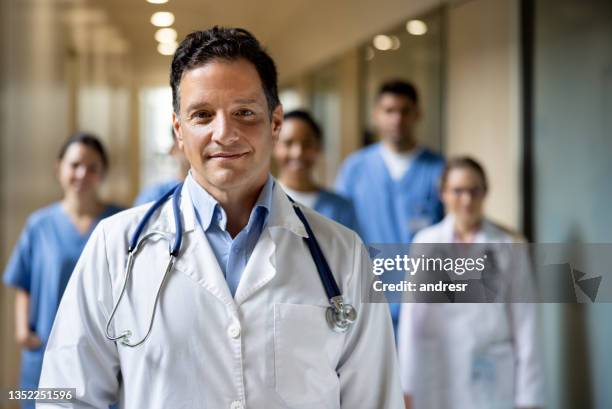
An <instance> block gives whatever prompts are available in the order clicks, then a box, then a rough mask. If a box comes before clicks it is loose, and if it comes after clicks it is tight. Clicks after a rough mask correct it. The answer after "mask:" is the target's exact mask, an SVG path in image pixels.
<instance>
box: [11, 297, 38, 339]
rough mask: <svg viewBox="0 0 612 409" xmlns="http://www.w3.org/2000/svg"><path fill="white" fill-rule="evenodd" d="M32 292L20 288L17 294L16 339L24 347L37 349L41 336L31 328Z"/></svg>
mask: <svg viewBox="0 0 612 409" xmlns="http://www.w3.org/2000/svg"><path fill="white" fill-rule="evenodd" d="M29 312H30V294H29V293H28V292H27V291H25V290H23V289H20V288H18V289H17V292H16V294H15V339H16V340H17V344H19V346H21V347H22V348H26V349H36V348H39V347H40V345H41V341H40V338H39V337H38V336H37V335H36V333H35V332H33V331H31V330H30V324H29V320H28V317H29Z"/></svg>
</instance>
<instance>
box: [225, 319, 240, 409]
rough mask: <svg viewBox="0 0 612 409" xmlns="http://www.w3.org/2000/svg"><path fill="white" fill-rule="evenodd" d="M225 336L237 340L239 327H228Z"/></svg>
mask: <svg viewBox="0 0 612 409" xmlns="http://www.w3.org/2000/svg"><path fill="white" fill-rule="evenodd" d="M227 335H229V336H230V338H234V339H236V338H238V337H239V336H240V325H238V324H232V325H230V326H229V328H228V329H227ZM236 402H238V403H240V401H235V402H234V403H236ZM232 405H233V403H232ZM240 405H242V403H240ZM232 407H234V406H232ZM236 407H238V406H236ZM240 407H242V406H240Z"/></svg>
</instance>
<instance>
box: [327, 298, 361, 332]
mask: <svg viewBox="0 0 612 409" xmlns="http://www.w3.org/2000/svg"><path fill="white" fill-rule="evenodd" d="M331 304H332V305H331V306H330V307H327V310H326V311H325V319H326V321H327V325H329V328H330V329H331V330H332V331H334V332H339V333H342V332H346V331H347V330H348V329H349V328H350V326H351V324H353V323H354V322H355V321H356V320H357V311H356V310H355V308H354V307H353V306H352V305H351V304H344V302H343V300H342V297H334V298H332V300H331Z"/></svg>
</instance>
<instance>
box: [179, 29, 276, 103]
mask: <svg viewBox="0 0 612 409" xmlns="http://www.w3.org/2000/svg"><path fill="white" fill-rule="evenodd" d="M240 58H244V59H245V60H247V61H249V62H250V63H252V64H253V65H254V66H255V69H256V70H257V73H258V74H259V78H260V79H261V84H262V86H263V91H264V94H265V95H266V101H267V103H268V110H269V111H270V114H272V111H273V110H274V109H275V108H276V107H277V106H278V105H279V104H280V100H279V99H278V85H277V73H276V66H275V65H274V61H273V60H272V58H271V57H270V56H269V55H268V53H267V52H266V51H265V50H264V49H263V48H262V46H261V44H260V43H259V41H257V39H256V38H255V37H254V36H253V35H252V34H251V33H249V32H248V31H247V30H245V29H242V28H226V27H218V26H214V27H213V28H211V29H209V30H201V31H194V32H193V33H191V34H189V35H188V36H187V37H185V39H184V40H183V41H181V44H180V45H179V46H178V48H177V49H176V52H175V53H174V57H173V58H172V65H171V71H170V86H171V87H172V105H173V107H174V112H176V113H178V112H179V108H180V103H179V100H180V96H179V85H180V82H181V78H182V76H183V73H184V72H185V71H187V70H191V69H194V68H197V67H201V66H203V65H205V64H207V63H208V62H210V61H212V60H214V59H222V60H229V61H235V60H238V59H240Z"/></svg>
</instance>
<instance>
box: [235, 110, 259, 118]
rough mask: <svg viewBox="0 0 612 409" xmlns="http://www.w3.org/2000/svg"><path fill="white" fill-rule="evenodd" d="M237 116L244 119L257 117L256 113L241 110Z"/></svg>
mask: <svg viewBox="0 0 612 409" xmlns="http://www.w3.org/2000/svg"><path fill="white" fill-rule="evenodd" d="M236 115H238V116H241V117H243V118H249V117H253V116H255V112H253V111H251V110H250V109H239V110H238V112H236Z"/></svg>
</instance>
